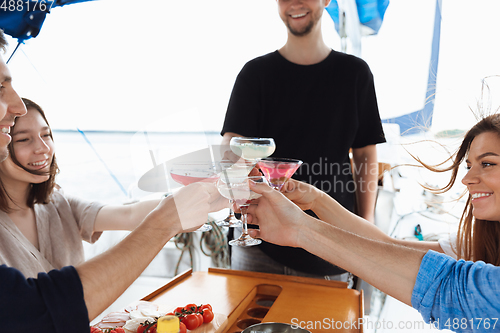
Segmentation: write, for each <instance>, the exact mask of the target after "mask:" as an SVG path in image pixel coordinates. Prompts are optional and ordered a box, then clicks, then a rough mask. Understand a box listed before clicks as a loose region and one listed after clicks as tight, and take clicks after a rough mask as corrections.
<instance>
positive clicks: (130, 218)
mask: <svg viewBox="0 0 500 333" xmlns="http://www.w3.org/2000/svg"><path fill="white" fill-rule="evenodd" d="M159 203H160V199H157V200H147V201H140V202H136V203H133V204H130V205H109V206H104V207H102V208H101V209H100V210H99V213H97V217H96V220H95V224H94V231H96V232H97V231H105V230H134V229H135V228H136V227H137V226H138V225H139V224H140V223H141V222H142V221H143V220H144V218H145V217H146V216H147V215H148V214H149V213H150V212H151V211H152V210H153V209H155V208H156V206H158V204H159Z"/></svg>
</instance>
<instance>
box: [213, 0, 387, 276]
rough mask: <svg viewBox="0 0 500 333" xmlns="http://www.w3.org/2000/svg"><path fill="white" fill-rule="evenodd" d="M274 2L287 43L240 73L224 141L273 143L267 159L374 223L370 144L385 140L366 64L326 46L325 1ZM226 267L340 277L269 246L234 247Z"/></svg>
mask: <svg viewBox="0 0 500 333" xmlns="http://www.w3.org/2000/svg"><path fill="white" fill-rule="evenodd" d="M277 3H278V10H279V14H280V17H281V19H282V20H283V22H284V23H285V25H286V26H287V30H288V39H287V42H286V44H285V45H284V46H283V47H282V48H280V49H279V50H277V51H275V52H272V53H269V54H267V55H264V56H261V57H258V58H256V59H253V60H251V61H249V62H248V63H247V64H246V65H245V66H244V67H243V69H242V70H241V72H240V73H239V75H238V77H237V79H236V82H235V84H234V87H233V91H232V94H231V98H230V101H229V105H228V109H227V113H226V118H225V121H224V126H223V128H222V131H221V135H223V140H222V144H229V141H230V139H231V137H233V136H247V137H271V138H274V140H275V142H276V151H275V152H274V154H273V155H272V156H276V157H285V158H295V159H300V160H302V161H303V162H304V164H303V165H302V166H301V167H300V168H299V170H297V172H296V173H295V175H294V178H295V179H298V180H302V181H305V182H308V183H310V184H313V185H315V186H316V187H318V188H319V189H321V190H323V191H324V192H326V193H328V194H329V195H331V196H332V197H333V198H335V199H336V200H337V201H338V202H340V203H341V204H342V205H343V206H344V207H346V208H347V209H349V210H351V211H353V210H354V207H355V205H356V210H357V213H358V214H359V215H360V216H361V217H363V218H365V219H367V220H368V221H371V222H373V221H374V210H375V200H376V190H377V177H378V164H377V155H376V147H375V145H376V144H377V143H382V142H385V138H384V133H383V130H382V124H381V121H380V116H379V112H378V107H377V101H376V96H375V89H374V83H373V76H372V74H371V71H370V69H369V67H368V65H367V64H366V63H365V62H364V61H363V60H361V59H359V58H356V57H354V56H351V55H346V54H343V53H339V52H336V51H333V50H331V49H330V48H329V47H328V46H327V45H326V44H325V43H324V41H323V37H322V34H321V17H322V14H323V11H324V8H325V7H326V6H327V5H328V4H329V0H314V1H306V2H301V1H293V0H292V1H282V0H277ZM351 148H352V161H353V167H354V170H351V164H350V158H349V149H351ZM352 171H354V175H355V177H354V178H355V180H354V179H353V172H352ZM311 214H312V212H311ZM231 262H232V268H234V269H244V270H255V271H261V272H269V273H279V274H291V275H302V276H312V277H323V276H330V277H331V278H335V277H334V276H338V275H339V274H342V273H345V271H344V270H342V269H340V268H338V267H336V266H333V265H332V264H330V263H328V262H326V261H324V260H322V259H320V258H319V257H316V256H314V255H312V254H310V253H308V252H306V251H305V250H302V249H296V248H289V247H282V246H276V245H273V244H270V243H266V242H263V244H261V245H259V246H256V247H252V248H237V247H233V248H232V260H231Z"/></svg>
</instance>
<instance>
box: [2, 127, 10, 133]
mask: <svg viewBox="0 0 500 333" xmlns="http://www.w3.org/2000/svg"><path fill="white" fill-rule="evenodd" d="M2 133H7V134H9V133H10V127H2Z"/></svg>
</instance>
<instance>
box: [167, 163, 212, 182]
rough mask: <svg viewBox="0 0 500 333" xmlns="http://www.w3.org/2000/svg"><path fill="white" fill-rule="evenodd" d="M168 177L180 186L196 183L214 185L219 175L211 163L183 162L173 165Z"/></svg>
mask: <svg viewBox="0 0 500 333" xmlns="http://www.w3.org/2000/svg"><path fill="white" fill-rule="evenodd" d="M170 176H171V177H172V179H173V180H174V181H176V182H177V183H179V184H182V185H189V184H193V183H197V182H209V183H215V182H216V181H217V180H218V179H219V175H218V174H217V171H216V169H215V164H214V163H212V162H185V163H175V164H174V165H173V166H172V168H171V169H170Z"/></svg>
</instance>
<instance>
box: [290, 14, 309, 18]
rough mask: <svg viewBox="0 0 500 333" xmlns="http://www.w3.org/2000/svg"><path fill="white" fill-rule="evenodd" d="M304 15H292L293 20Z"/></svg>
mask: <svg viewBox="0 0 500 333" xmlns="http://www.w3.org/2000/svg"><path fill="white" fill-rule="evenodd" d="M304 16H306V14H297V15H292V17H293V18H299V17H304Z"/></svg>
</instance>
